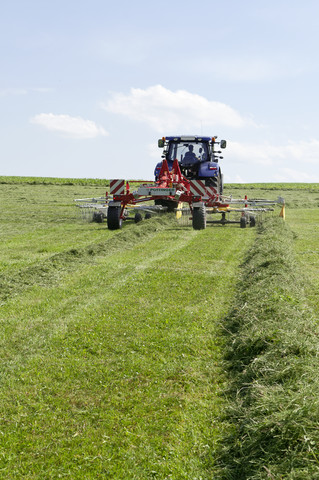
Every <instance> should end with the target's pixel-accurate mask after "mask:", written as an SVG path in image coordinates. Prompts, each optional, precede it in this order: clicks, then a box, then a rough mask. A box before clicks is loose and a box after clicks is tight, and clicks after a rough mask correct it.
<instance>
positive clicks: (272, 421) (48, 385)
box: [0, 177, 319, 480]
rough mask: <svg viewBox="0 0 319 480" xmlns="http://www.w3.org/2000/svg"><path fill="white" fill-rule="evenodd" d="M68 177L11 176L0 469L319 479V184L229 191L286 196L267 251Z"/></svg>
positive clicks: (5, 226) (20, 473) (6, 194)
mask: <svg viewBox="0 0 319 480" xmlns="http://www.w3.org/2000/svg"><path fill="white" fill-rule="evenodd" d="M6 178H7V177H6ZM0 180H1V179H0ZM69 180H70V179H31V180H30V179H27V178H24V179H21V182H20V180H19V179H18V180H17V179H16V178H13V179H11V180H10V182H11V181H12V183H10V182H9V181H3V182H2V184H1V185H0V196H1V198H0V200H1V206H2V208H1V211H0V225H1V229H0V238H1V242H0V272H1V277H0V286H1V291H0V304H1V306H0V358H1V368H0V375H1V380H0V382H1V388H0V478H1V476H2V477H3V478H6V479H9V480H10V479H19V478H27V479H40V478H41V479H55V478H72V479H83V478H85V479H96V478H103V479H104V478H110V479H113V478H116V479H130V480H131V479H144V478H145V479H151V478H159V479H174V480H175V479H194V480H195V479H200V478H201V479H211V478H218V479H223V478H225V479H226V478H227V479H234V480H235V479H236V480H237V479H247V480H248V479H250V480H252V479H266V478H267V479H276V480H277V479H289V480H292V479H309V478H311V479H312V478H314V479H315V478H319V471H318V465H319V460H318V459H319V452H318V445H319V438H318V427H317V425H318V420H319V418H318V398H319V397H318V393H319V392H318V381H317V370H318V361H317V355H318V347H319V345H318V334H319V332H318V325H317V318H318V310H319V301H318V288H317V287H318V286H319V285H318V266H319V262H318V251H317V250H318V245H317V233H318V232H317V224H316V222H317V220H316V219H318V206H319V195H318V189H319V187H318V184H311V185H308V184H274V185H269V184H266V185H264V184H258V185H257V184H255V185H231V186H230V185H226V189H225V194H228V193H232V191H234V194H233V196H234V197H235V196H236V197H240V196H244V195H245V194H248V196H249V197H252V196H254V197H255V198H258V197H265V198H276V197H277V196H278V195H280V196H283V197H285V199H286V206H287V208H286V219H287V221H286V225H285V224H283V222H282V221H279V222H277V219H276V218H273V217H272V218H271V219H269V221H268V222H267V223H265V224H264V225H262V226H260V227H259V231H258V235H257V239H256V243H255V245H253V242H254V238H255V234H256V231H255V229H246V230H241V229H239V228H238V227H237V226H236V227H225V228H223V227H221V226H217V227H216V226H215V227H209V228H207V230H205V231H202V232H196V231H193V230H192V229H191V228H184V227H180V226H177V225H176V224H175V223H174V220H173V218H172V217H165V218H159V219H152V220H151V222H149V223H142V224H139V225H132V224H125V225H124V228H123V230H122V231H121V232H110V231H108V230H107V229H106V226H105V224H101V225H99V224H90V223H83V222H81V221H80V220H79V218H78V217H77V216H76V209H75V207H74V206H73V205H72V204H73V199H74V198H79V197H81V198H83V197H97V196H101V195H103V194H104V191H105V189H106V188H107V186H106V187H105V184H106V185H107V183H106V182H105V181H104V180H102V181H101V182H102V183H96V184H94V180H93V181H91V179H87V180H83V181H84V183H83V184H80V183H77V182H78V179H75V181H74V182H73V181H71V182H70V181H69ZM85 182H87V183H85ZM0 183H1V181H0ZM245 254H246V259H245V261H244V262H243V266H242V268H240V269H239V268H238V266H239V264H240V262H242V261H243V259H244V255H245ZM239 270H241V276H240V278H238V275H239ZM236 291H237V294H236V295H235V298H234V294H235V292H236ZM232 302H233V303H232ZM231 303H232V305H233V308H232V309H230V305H231ZM221 319H222V320H221ZM226 407H227V408H226Z"/></svg>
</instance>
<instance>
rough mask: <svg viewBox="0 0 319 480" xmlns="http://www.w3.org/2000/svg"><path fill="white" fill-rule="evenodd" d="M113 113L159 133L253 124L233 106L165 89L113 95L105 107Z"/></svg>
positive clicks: (157, 88)
mask: <svg viewBox="0 0 319 480" xmlns="http://www.w3.org/2000/svg"><path fill="white" fill-rule="evenodd" d="M102 107H103V108H104V109H105V110H107V111H108V112H111V113H117V114H119V115H123V116H126V117H128V118H130V119H131V120H134V121H138V122H141V123H146V124H148V125H149V126H150V127H151V128H153V129H154V130H155V131H157V132H159V133H163V132H165V134H166V135H167V134H169V133H172V134H176V132H177V131H180V132H181V133H186V132H187V131H191V132H193V133H194V132H195V133H196V132H200V131H201V130H202V128H205V129H208V128H215V127H217V126H218V127H219V128H220V127H221V126H229V127H235V128H240V127H244V126H247V125H251V124H252V123H253V122H252V121H251V120H249V119H247V118H244V117H243V116H242V115H240V114H239V113H238V112H237V111H236V110H234V109H233V108H231V107H230V106H228V105H226V104H224V103H221V102H216V101H212V100H208V99H207V98H205V97H202V96H200V95H196V94H193V93H190V92H187V91H186V90H177V91H176V92H173V91H171V90H168V89H167V88H165V87H163V86H161V85H155V86H152V87H149V88H146V89H145V90H143V89H140V88H132V89H131V91H130V93H129V94H128V95H125V94H124V93H113V94H112V97H111V99H110V100H109V101H108V102H107V103H106V104H104V105H103V106H102Z"/></svg>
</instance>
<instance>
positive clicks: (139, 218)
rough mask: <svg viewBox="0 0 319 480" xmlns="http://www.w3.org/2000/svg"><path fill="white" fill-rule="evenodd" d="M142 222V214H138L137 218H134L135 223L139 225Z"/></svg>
mask: <svg viewBox="0 0 319 480" xmlns="http://www.w3.org/2000/svg"><path fill="white" fill-rule="evenodd" d="M141 221H142V215H141V214H140V212H136V214H135V217H134V222H135V223H139V222H141Z"/></svg>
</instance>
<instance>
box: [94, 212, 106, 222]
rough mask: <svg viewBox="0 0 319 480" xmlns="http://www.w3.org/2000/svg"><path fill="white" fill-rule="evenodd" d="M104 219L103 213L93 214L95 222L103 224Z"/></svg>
mask: <svg viewBox="0 0 319 480" xmlns="http://www.w3.org/2000/svg"><path fill="white" fill-rule="evenodd" d="M103 219H104V215H103V213H102V212H94V213H93V222H96V223H102V222H103Z"/></svg>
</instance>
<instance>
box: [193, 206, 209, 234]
mask: <svg viewBox="0 0 319 480" xmlns="http://www.w3.org/2000/svg"><path fill="white" fill-rule="evenodd" d="M205 228H206V207H205V205H201V206H200V207H195V208H194V210H193V229H194V230H204V229H205Z"/></svg>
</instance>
